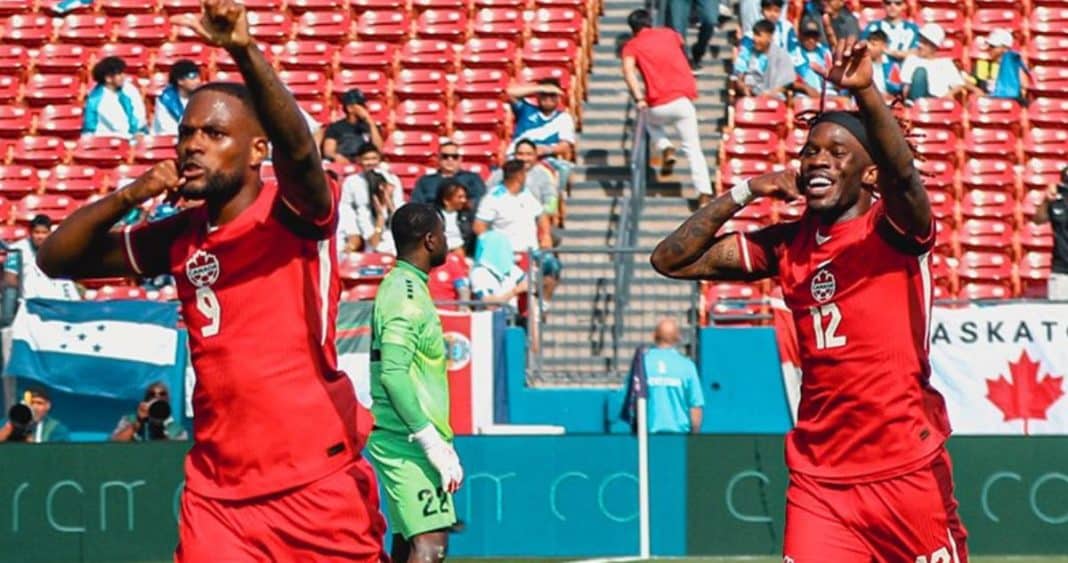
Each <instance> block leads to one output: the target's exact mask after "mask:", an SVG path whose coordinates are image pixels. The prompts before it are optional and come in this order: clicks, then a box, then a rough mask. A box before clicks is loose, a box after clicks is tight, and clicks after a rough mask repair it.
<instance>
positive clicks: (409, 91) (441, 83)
mask: <svg viewBox="0 0 1068 563" xmlns="http://www.w3.org/2000/svg"><path fill="white" fill-rule="evenodd" d="M448 91H449V83H448V81H447V80H446V78H445V73H444V72H442V71H440V70H433V69H404V70H402V71H400V72H399V73H397V79H396V81H394V83H393V93H394V95H395V96H397V98H398V99H402V100H406V99H413V98H419V99H432V100H439V99H441V98H442V94H443V93H445V95H446V98H448V94H447V93H448Z"/></svg>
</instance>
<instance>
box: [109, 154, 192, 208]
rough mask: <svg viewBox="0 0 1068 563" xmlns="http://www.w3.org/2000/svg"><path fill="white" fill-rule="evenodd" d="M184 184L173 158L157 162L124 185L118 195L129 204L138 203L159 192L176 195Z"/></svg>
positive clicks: (183, 178)
mask: <svg viewBox="0 0 1068 563" xmlns="http://www.w3.org/2000/svg"><path fill="white" fill-rule="evenodd" d="M183 184H185V177H183V176H182V175H180V174H179V173H178V165H177V164H175V162H174V161H173V160H164V161H163V162H157V163H156V164H155V165H154V166H152V168H149V169H148V170H146V171H145V172H144V174H141V175H140V176H139V177H138V178H137V179H136V180H134V181H133V182H131V183H130V185H128V186H126V187H125V188H123V189H122V191H121V192H120V195H121V196H122V197H123V198H125V199H126V201H127V203H129V204H131V205H139V204H141V203H143V202H146V201H148V200H150V199H152V198H154V197H156V196H158V195H160V194H168V195H169V196H176V195H177V193H178V190H179V189H181V187H182V185H183Z"/></svg>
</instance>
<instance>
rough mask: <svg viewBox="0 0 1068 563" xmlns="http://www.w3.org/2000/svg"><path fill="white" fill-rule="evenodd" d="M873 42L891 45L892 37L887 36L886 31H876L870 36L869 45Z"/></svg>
mask: <svg viewBox="0 0 1068 563" xmlns="http://www.w3.org/2000/svg"><path fill="white" fill-rule="evenodd" d="M872 41H881V42H883V43H889V42H890V37H889V36H888V35H887V34H886V32H885V31H883V30H881V29H876V30H875V31H873V32H871V33H869V34H868V43H871V42H872Z"/></svg>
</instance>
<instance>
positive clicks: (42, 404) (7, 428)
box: [0, 387, 70, 444]
mask: <svg viewBox="0 0 1068 563" xmlns="http://www.w3.org/2000/svg"><path fill="white" fill-rule="evenodd" d="M23 404H25V405H26V406H28V407H29V408H30V411H31V412H32V413H33V419H32V420H31V422H30V423H29V424H28V425H27V426H26V427H24V428H18V427H16V426H15V425H14V424H13V423H12V422H11V421H10V420H8V421H4V424H3V425H0V442H6V441H9V440H11V441H19V442H29V443H33V444H44V443H46V442H69V441H70V430H68V429H67V427H66V425H64V424H63V423H62V422H60V421H59V420H57V419H56V418H55V417H53V416H50V414H51V411H52V397H51V396H50V395H49V393H48V390H47V389H45V388H44V387H30V388H28V389H26V392H25V394H24V398H23Z"/></svg>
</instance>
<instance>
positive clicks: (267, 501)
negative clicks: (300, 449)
mask: <svg viewBox="0 0 1068 563" xmlns="http://www.w3.org/2000/svg"><path fill="white" fill-rule="evenodd" d="M385 533H386V521H385V519H384V518H383V517H382V513H381V512H380V511H379V505H378V484H377V483H376V482H375V475H374V471H373V470H372V469H371V466H370V464H368V463H367V461H365V460H364V459H363V458H360V459H358V460H357V461H356V462H354V463H353V464H351V465H348V466H346V467H345V468H344V469H342V470H340V471H337V472H335V473H333V474H331V475H328V476H326V477H324V478H322V479H319V480H318V481H314V482H312V483H309V484H307V485H305V486H303V487H300V488H298V489H295V490H291V491H284V492H281V493H275V494H271V495H267V496H263V497H257V498H254V499H247V500H221V499H213V498H207V497H203V496H200V495H198V494H196V493H194V492H192V491H190V490H188V489H186V490H185V492H184V493H183V494H182V512H181V522H180V524H179V530H178V536H179V537H178V549H177V550H176V551H175V553H174V560H175V562H176V563H204V562H207V561H211V562H219V563H232V562H241V563H246V562H252V561H257V562H259V561H262V562H276V561H294V562H295V561H314V562H317V563H318V562H328V561H338V562H340V561H346V562H348V561H359V562H364V563H378V562H379V561H388V560H389V559H388V557H386V555H385V551H384V550H383V545H382V540H383V536H384V535H385Z"/></svg>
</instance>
